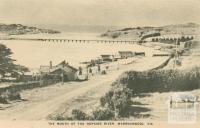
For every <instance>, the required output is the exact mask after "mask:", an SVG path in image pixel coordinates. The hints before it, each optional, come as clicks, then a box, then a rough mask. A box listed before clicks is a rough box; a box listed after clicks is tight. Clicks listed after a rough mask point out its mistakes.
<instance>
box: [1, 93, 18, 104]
mask: <svg viewBox="0 0 200 128" xmlns="http://www.w3.org/2000/svg"><path fill="white" fill-rule="evenodd" d="M19 99H21V96H20V93H19V92H9V91H6V92H3V93H1V94H0V103H8V102H9V101H12V100H19Z"/></svg>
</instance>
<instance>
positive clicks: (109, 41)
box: [0, 37, 138, 44]
mask: <svg viewBox="0 0 200 128" xmlns="http://www.w3.org/2000/svg"><path fill="white" fill-rule="evenodd" d="M0 40H31V41H43V42H66V43H94V42H95V43H121V44H122V43H124V44H135V43H137V42H138V41H135V40H101V39H100V40H98V39H91V40H86V39H53V38H49V39H47V38H46V39H45V38H12V37H9V38H0Z"/></svg>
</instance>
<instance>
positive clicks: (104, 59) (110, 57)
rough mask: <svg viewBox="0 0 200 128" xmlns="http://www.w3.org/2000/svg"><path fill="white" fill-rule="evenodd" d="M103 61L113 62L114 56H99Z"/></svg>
mask: <svg viewBox="0 0 200 128" xmlns="http://www.w3.org/2000/svg"><path fill="white" fill-rule="evenodd" d="M101 57H102V60H103V61H115V56H114V55H109V54H105V55H101Z"/></svg>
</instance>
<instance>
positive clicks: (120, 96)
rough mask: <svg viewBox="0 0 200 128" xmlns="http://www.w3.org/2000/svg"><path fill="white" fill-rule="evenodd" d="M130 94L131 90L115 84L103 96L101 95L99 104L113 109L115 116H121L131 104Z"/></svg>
mask: <svg viewBox="0 0 200 128" xmlns="http://www.w3.org/2000/svg"><path fill="white" fill-rule="evenodd" d="M131 94H132V92H131V90H130V89H128V88H127V87H125V86H120V85H119V86H115V87H113V89H112V90H111V91H109V92H108V93H106V95H105V96H104V97H101V99H100V103H101V106H102V107H106V108H108V109H109V110H111V111H114V113H115V117H117V116H121V115H122V114H123V113H124V112H125V111H126V110H127V108H128V107H129V106H130V105H131Z"/></svg>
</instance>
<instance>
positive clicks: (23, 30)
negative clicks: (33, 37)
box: [0, 24, 60, 35]
mask: <svg viewBox="0 0 200 128" xmlns="http://www.w3.org/2000/svg"><path fill="white" fill-rule="evenodd" d="M0 33H2V34H8V35H23V34H38V33H48V34H55V33H60V32H59V31H56V30H51V29H41V28H37V27H29V26H24V25H21V24H0Z"/></svg>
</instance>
